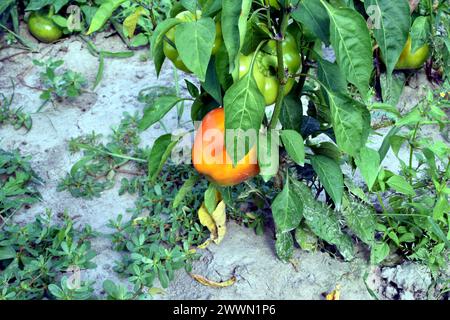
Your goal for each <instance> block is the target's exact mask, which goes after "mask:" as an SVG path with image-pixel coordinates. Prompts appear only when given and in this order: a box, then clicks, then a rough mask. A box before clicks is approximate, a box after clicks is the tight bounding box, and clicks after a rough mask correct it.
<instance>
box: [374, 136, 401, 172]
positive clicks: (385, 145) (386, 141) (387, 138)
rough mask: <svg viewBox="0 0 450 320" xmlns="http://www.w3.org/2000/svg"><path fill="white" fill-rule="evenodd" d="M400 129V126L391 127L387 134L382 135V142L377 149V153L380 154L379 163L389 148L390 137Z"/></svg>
mask: <svg viewBox="0 0 450 320" xmlns="http://www.w3.org/2000/svg"><path fill="white" fill-rule="evenodd" d="M399 131H400V128H398V127H393V128H392V129H391V130H389V132H388V134H387V135H386V136H385V137H384V139H383V143H382V144H381V147H380V149H379V150H378V154H379V155H380V164H381V163H382V162H383V160H384V158H386V155H387V153H388V151H389V148H390V146H391V143H390V138H391V137H392V136H394V135H396V134H397V132H399Z"/></svg>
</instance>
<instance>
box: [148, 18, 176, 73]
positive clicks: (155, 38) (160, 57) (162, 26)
mask: <svg viewBox="0 0 450 320" xmlns="http://www.w3.org/2000/svg"><path fill="white" fill-rule="evenodd" d="M180 23H181V21H180V20H179V19H176V18H169V19H166V20H164V21H162V22H161V23H158V25H157V26H156V29H155V31H153V35H152V38H151V40H150V48H151V50H152V56H153V62H154V63H155V69H156V74H157V75H158V76H159V73H160V72H161V67H162V65H163V63H164V59H165V57H166V56H165V55H164V51H163V46H164V36H165V34H166V33H167V31H169V30H170V29H172V28H173V27H175V26H176V25H178V24H180Z"/></svg>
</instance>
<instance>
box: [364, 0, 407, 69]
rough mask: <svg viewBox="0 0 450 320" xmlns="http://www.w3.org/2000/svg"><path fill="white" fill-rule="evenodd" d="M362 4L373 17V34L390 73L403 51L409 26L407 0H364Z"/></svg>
mask: <svg viewBox="0 0 450 320" xmlns="http://www.w3.org/2000/svg"><path fill="white" fill-rule="evenodd" d="M364 5H365V8H366V12H367V14H368V15H369V16H372V17H373V19H372V20H373V21H372V24H373V34H374V36H375V39H376V40H377V43H378V46H379V47H380V50H381V55H382V56H383V60H384V62H385V64H386V67H387V72H388V75H390V74H392V71H394V68H395V65H396V64H397V61H398V59H399V57H400V54H401V53H402V51H403V47H404V46H405V43H406V40H407V39H408V34H409V28H410V27H411V15H410V9H409V3H408V0H396V1H392V0H366V1H364Z"/></svg>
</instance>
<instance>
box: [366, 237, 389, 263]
mask: <svg viewBox="0 0 450 320" xmlns="http://www.w3.org/2000/svg"><path fill="white" fill-rule="evenodd" d="M389 251H390V250H389V246H388V244H387V243H385V242H381V243H375V245H374V246H373V247H372V250H371V251H370V262H371V263H372V264H373V265H378V264H380V263H381V262H383V260H384V259H386V257H387V256H388V255H389Z"/></svg>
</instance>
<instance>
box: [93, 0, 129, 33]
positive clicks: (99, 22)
mask: <svg viewBox="0 0 450 320" xmlns="http://www.w3.org/2000/svg"><path fill="white" fill-rule="evenodd" d="M125 1H126V0H107V1H106V2H104V3H103V4H102V5H101V6H100V7H99V8H98V9H97V11H96V12H95V15H94V18H93V19H92V22H91V25H90V26H89V30H88V32H87V35H90V34H92V33H94V32H96V31H98V30H99V29H100V28H101V27H103V25H104V24H105V23H106V21H108V19H109V18H111V16H112V15H113V13H114V11H116V9H117V8H118V7H119V6H120V5H121V4H122V3H124V2H125Z"/></svg>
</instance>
